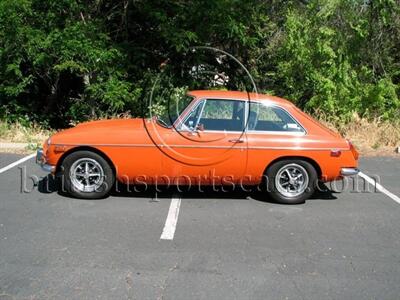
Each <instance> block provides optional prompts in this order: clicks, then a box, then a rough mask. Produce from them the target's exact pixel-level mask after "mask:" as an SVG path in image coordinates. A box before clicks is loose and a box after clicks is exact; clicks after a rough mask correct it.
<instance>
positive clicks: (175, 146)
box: [53, 144, 349, 151]
mask: <svg viewBox="0 0 400 300" xmlns="http://www.w3.org/2000/svg"><path fill="white" fill-rule="evenodd" d="M53 145H54V146H89V147H158V148H168V147H169V148H202V149H207V148H210V149H248V150H268V149H272V150H296V151H297V150H302V151H313V150H317V151H318V150H324V151H328V150H329V151H330V150H332V148H331V147H329V148H302V147H262V146H260V147H257V146H252V147H243V146H242V147H232V146H193V145H163V144H159V145H154V144H53ZM335 149H337V150H349V149H347V148H335Z"/></svg>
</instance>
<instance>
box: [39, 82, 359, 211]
mask: <svg viewBox="0 0 400 300" xmlns="http://www.w3.org/2000/svg"><path fill="white" fill-rule="evenodd" d="M173 107H174V108H173V109H170V110H169V111H168V112H167V113H165V114H164V115H162V114H161V115H159V116H152V117H149V118H136V119H112V120H100V121H92V122H86V123H82V124H79V125H77V126H76V127H74V128H70V129H66V130H64V131H60V132H58V133H56V134H54V135H53V136H51V137H50V138H48V139H47V140H46V141H45V142H44V145H43V149H40V150H38V152H37V157H36V161H37V163H39V164H40V165H41V167H42V168H43V169H44V170H46V171H48V172H51V173H53V174H55V175H57V176H60V178H62V180H63V186H64V188H65V190H66V192H67V193H68V194H69V195H71V196H73V197H78V198H85V199H94V198H102V197H105V196H107V195H108V194H109V193H110V191H111V189H112V188H113V186H115V182H116V181H119V182H121V183H124V184H134V185H137V184H147V185H154V184H157V185H175V186H176V185H185V186H187V185H189V186H194V185H196V186H197V185H199V186H201V185H217V186H224V185H229V186H233V185H235V186H237V185H239V186H246V187H247V186H257V187H259V186H260V185H264V187H265V188H263V189H260V190H262V191H265V197H266V198H269V199H273V200H275V201H277V202H280V203H286V204H296V203H302V202H304V201H305V200H306V199H308V198H309V197H310V196H311V195H312V194H313V193H314V192H315V190H316V188H317V185H318V182H321V181H322V182H329V181H333V180H337V179H341V178H343V176H351V175H356V174H357V173H358V172H359V171H358V169H357V165H358V152H357V150H356V149H355V147H354V146H353V145H352V143H351V142H350V141H348V140H346V139H344V138H342V137H341V136H340V135H339V134H337V133H335V132H333V131H331V130H330V129H328V128H326V127H325V126H323V125H322V124H320V123H319V122H317V121H316V120H314V119H313V118H312V117H310V116H309V115H307V114H306V113H304V112H302V111H301V110H300V109H298V108H297V107H296V106H295V105H294V104H293V103H291V102H290V101H287V100H284V99H281V98H278V97H274V96H269V95H263V94H258V93H247V92H237V91H215V90H213V91H211V90H210V91H207V90H202V91H191V92H188V93H187V94H186V95H185V96H183V97H182V99H180V101H179V103H177V104H176V105H174V106H173Z"/></svg>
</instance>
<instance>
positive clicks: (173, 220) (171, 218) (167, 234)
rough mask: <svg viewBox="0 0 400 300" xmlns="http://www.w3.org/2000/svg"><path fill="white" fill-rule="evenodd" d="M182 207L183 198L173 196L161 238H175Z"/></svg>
mask: <svg viewBox="0 0 400 300" xmlns="http://www.w3.org/2000/svg"><path fill="white" fill-rule="evenodd" d="M180 207H181V198H178V197H172V199H171V204H170V206H169V211H168V216H167V220H165V225H164V229H163V231H162V233H161V237H160V240H173V239H174V235H175V229H176V224H177V223H178V216H179V208H180Z"/></svg>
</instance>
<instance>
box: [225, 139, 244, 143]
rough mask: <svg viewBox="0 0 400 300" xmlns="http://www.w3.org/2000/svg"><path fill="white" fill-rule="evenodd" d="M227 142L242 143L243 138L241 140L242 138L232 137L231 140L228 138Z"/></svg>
mask: <svg viewBox="0 0 400 300" xmlns="http://www.w3.org/2000/svg"><path fill="white" fill-rule="evenodd" d="M228 142H230V143H244V140H242V139H232V140H228Z"/></svg>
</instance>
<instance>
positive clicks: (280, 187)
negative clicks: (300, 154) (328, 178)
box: [266, 160, 317, 204]
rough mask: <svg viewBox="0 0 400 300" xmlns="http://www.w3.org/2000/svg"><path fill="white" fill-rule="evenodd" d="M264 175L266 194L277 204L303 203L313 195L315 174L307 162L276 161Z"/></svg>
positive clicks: (315, 181) (315, 180)
mask: <svg viewBox="0 0 400 300" xmlns="http://www.w3.org/2000/svg"><path fill="white" fill-rule="evenodd" d="M266 175H267V180H268V185H267V187H268V193H269V195H270V196H271V197H272V198H273V199H274V200H275V201H277V202H279V203H284V204H299V203H304V201H305V200H306V199H308V198H309V197H310V196H311V195H312V194H314V191H315V187H316V183H317V172H316V170H315V168H314V167H313V166H312V165H311V164H310V163H309V162H307V161H304V160H281V161H278V162H276V163H274V164H273V165H272V166H270V167H269V168H268V170H267V173H266Z"/></svg>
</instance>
